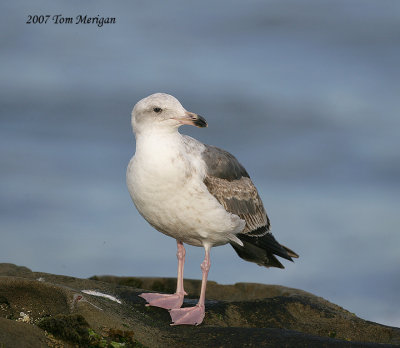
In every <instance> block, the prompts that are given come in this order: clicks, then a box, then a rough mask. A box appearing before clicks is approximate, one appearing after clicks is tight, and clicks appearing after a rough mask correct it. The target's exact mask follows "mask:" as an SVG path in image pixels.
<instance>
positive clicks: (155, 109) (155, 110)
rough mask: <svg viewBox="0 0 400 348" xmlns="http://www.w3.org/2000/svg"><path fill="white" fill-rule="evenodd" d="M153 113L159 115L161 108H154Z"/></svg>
mask: <svg viewBox="0 0 400 348" xmlns="http://www.w3.org/2000/svg"><path fill="white" fill-rule="evenodd" d="M153 111H154V112H156V113H157V114H159V113H160V112H161V111H162V109H161V108H154V109H153Z"/></svg>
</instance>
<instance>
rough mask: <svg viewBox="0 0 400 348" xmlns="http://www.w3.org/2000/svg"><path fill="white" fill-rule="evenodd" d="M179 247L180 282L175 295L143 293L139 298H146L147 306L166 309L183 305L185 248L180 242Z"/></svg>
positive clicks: (178, 242)
mask: <svg viewBox="0 0 400 348" xmlns="http://www.w3.org/2000/svg"><path fill="white" fill-rule="evenodd" d="M176 243H177V246H178V251H177V253H176V257H177V258H178V280H177V284H176V292H175V294H172V295H169V294H158V293H152V292H149V293H143V294H140V295H139V296H140V297H142V298H144V299H145V300H146V301H147V303H148V304H146V306H154V307H161V308H165V309H172V308H180V307H181V306H182V303H183V297H184V296H185V295H187V294H186V292H185V290H184V289H183V267H184V265H185V254H186V251H185V247H184V246H183V243H182V242H180V241H178V240H177V241H176Z"/></svg>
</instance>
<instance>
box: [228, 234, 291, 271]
mask: <svg viewBox="0 0 400 348" xmlns="http://www.w3.org/2000/svg"><path fill="white" fill-rule="evenodd" d="M236 237H237V238H239V239H240V241H241V242H242V243H243V246H241V245H239V244H237V243H235V242H231V245H232V247H233V249H235V251H236V253H237V254H238V255H239V256H240V257H241V258H242V259H244V260H246V261H250V262H255V263H256V264H258V265H260V266H265V267H278V268H285V267H284V266H283V265H282V264H281V263H280V262H279V261H278V259H277V258H276V257H275V256H280V257H282V258H284V259H286V260H289V261H293V259H292V258H298V257H299V255H297V254H296V253H295V252H294V251H293V250H290V249H289V248H288V247H285V246H284V245H282V244H279V243H278V242H277V241H276V239H275V238H274V236H273V235H272V233H271V232H267V231H266V230H264V231H260V229H257V230H255V231H252V232H249V233H239V234H237V235H236Z"/></svg>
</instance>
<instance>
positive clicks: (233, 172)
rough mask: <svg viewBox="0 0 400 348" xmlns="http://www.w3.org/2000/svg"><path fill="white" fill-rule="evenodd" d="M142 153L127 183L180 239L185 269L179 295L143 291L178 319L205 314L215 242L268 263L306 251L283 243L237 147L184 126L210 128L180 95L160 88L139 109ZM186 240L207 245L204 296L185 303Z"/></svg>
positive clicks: (139, 204) (144, 211)
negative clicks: (208, 140) (183, 130)
mask: <svg viewBox="0 0 400 348" xmlns="http://www.w3.org/2000/svg"><path fill="white" fill-rule="evenodd" d="M131 121H132V128H133V131H134V133H135V137H136V152H135V155H134V156H133V157H132V159H131V160H130V162H129V165H128V168H127V173H126V176H127V186H128V190H129V193H130V195H131V197H132V200H133V203H134V204H135V206H136V208H137V210H138V211H139V213H140V214H141V215H142V216H143V217H144V218H145V219H146V220H147V222H148V223H149V224H150V225H151V226H152V227H154V228H155V229H156V230H158V231H159V232H161V233H164V234H165V235H167V236H170V237H172V238H175V239H176V242H177V249H178V251H177V258H178V276H177V287H176V292H175V293H174V294H159V293H143V294H141V295H139V296H141V297H142V298H144V299H145V300H146V302H147V303H148V304H147V305H150V306H156V307H161V308H165V309H168V310H169V313H170V316H171V319H172V324H171V325H182V324H188V325H199V324H200V323H201V322H202V321H203V319H204V316H205V305H204V302H205V293H206V284H207V277H208V272H209V269H210V264H211V263H210V249H211V247H214V246H219V245H224V244H227V243H230V244H231V245H232V247H233V248H234V250H235V251H236V253H237V254H238V255H239V256H240V257H241V258H242V259H244V260H246V261H250V262H254V263H257V264H258V265H261V266H265V267H278V268H284V266H283V265H282V264H281V263H280V262H279V261H278V259H277V258H276V256H280V257H282V258H284V259H287V260H290V261H293V260H292V258H297V257H298V255H297V254H296V253H295V252H294V251H292V250H290V249H289V248H287V247H285V246H284V245H281V244H279V243H278V242H277V241H276V239H275V238H274V236H273V235H272V233H271V231H270V220H269V218H268V216H267V213H266V211H265V209H264V206H263V203H262V201H261V198H260V196H259V194H258V192H257V189H256V187H255V186H254V184H253V182H252V181H251V179H250V176H249V174H248V173H247V171H246V169H245V168H244V167H243V166H242V165H241V164H240V163H239V162H238V160H237V159H236V158H235V157H234V156H233V155H231V154H230V153H229V152H227V151H224V150H222V149H219V148H218V147H215V146H210V145H205V144H203V143H201V142H199V141H197V140H196V139H193V138H191V137H189V136H187V135H182V134H180V133H179V131H178V128H179V127H180V126H182V125H194V126H197V127H200V128H203V127H207V126H208V125H207V122H206V120H205V119H204V118H203V117H201V116H200V115H198V114H195V113H192V112H189V111H187V110H186V109H185V108H184V107H183V106H182V105H181V103H180V102H179V101H178V100H177V99H176V98H175V97H173V96H171V95H168V94H165V93H156V94H152V95H150V96H148V97H146V98H144V99H142V100H140V101H139V102H138V103H137V104H136V105H135V106H134V108H133V111H132V119H131ZM183 243H186V244H189V245H194V246H198V247H203V248H204V250H205V257H204V261H203V262H202V264H201V271H202V283H201V291H200V298H199V301H198V303H197V304H196V305H195V306H193V307H182V308H181V306H182V304H183V299H184V296H185V295H187V294H186V292H185V290H184V287H183V269H184V263H185V254H186V252H185V247H184V245H183Z"/></svg>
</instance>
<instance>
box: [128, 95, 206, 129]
mask: <svg viewBox="0 0 400 348" xmlns="http://www.w3.org/2000/svg"><path fill="white" fill-rule="evenodd" d="M183 124H189V125H193V126H196V127H207V122H206V120H205V119H204V118H203V117H201V116H200V115H197V114H195V113H193V112H189V111H187V110H185V108H184V107H183V106H182V104H181V103H180V102H179V100H178V99H176V98H175V97H173V96H172V95H169V94H165V93H155V94H152V95H150V96H148V97H146V98H144V99H142V100H140V101H138V102H137V104H136V105H135V106H134V108H133V110H132V127H133V130H134V132H135V133H136V134H138V133H140V132H143V131H146V130H161V131H175V130H176V129H177V128H178V127H179V126H181V125H183Z"/></svg>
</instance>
